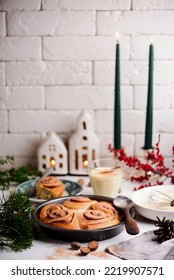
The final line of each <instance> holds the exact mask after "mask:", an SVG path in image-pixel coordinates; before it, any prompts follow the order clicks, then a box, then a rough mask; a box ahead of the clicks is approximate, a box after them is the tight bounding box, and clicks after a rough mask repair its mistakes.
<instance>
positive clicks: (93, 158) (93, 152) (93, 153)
mask: <svg viewBox="0 0 174 280" xmlns="http://www.w3.org/2000/svg"><path fill="white" fill-rule="evenodd" d="M95 159H96V156H95V150H94V149H92V160H95Z"/></svg>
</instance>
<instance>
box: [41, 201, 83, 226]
mask: <svg viewBox="0 0 174 280" xmlns="http://www.w3.org/2000/svg"><path fill="white" fill-rule="evenodd" d="M40 220H41V221H42V222H43V223H46V224H49V225H51V226H54V227H57V228H63V229H80V225H79V221H78V217H77V214H76V213H74V212H73V211H72V210H70V209H67V208H66V207H64V206H63V205H62V204H48V205H45V206H44V207H43V208H42V209H41V212H40Z"/></svg>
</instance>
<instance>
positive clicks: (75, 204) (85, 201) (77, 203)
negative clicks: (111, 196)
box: [63, 196, 97, 210]
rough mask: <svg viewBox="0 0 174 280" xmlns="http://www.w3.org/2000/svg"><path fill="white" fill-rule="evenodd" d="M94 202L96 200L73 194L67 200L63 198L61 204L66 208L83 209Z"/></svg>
mask: <svg viewBox="0 0 174 280" xmlns="http://www.w3.org/2000/svg"><path fill="white" fill-rule="evenodd" d="M96 202H97V201H96V200H91V199H90V198H89V197H86V196H73V197H71V198H70V199H69V200H65V201H64V203H63V205H64V206H65V207H67V208H70V209H74V210H80V209H81V210H82V209H83V210H85V209H87V208H89V207H90V206H91V205H92V204H93V203H96Z"/></svg>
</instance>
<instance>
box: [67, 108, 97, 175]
mask: <svg viewBox="0 0 174 280" xmlns="http://www.w3.org/2000/svg"><path fill="white" fill-rule="evenodd" d="M93 123H94V121H93V119H92V117H91V115H90V114H89V113H88V112H87V111H86V110H82V113H81V114H80V116H79V118H78V120H77V130H76V131H75V132H74V133H73V134H72V135H71V137H70V139H69V173H70V174H77V175H87V174H88V163H89V162H90V161H91V160H95V159H96V158H98V157H99V139H98V137H97V136H96V134H95V133H94V127H93Z"/></svg>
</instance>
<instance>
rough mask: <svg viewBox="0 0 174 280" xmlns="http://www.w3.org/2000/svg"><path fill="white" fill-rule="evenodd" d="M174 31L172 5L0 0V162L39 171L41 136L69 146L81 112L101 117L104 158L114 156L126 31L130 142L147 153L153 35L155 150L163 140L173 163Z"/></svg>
mask: <svg viewBox="0 0 174 280" xmlns="http://www.w3.org/2000/svg"><path fill="white" fill-rule="evenodd" d="M173 26H174V1H172V0H166V1H163V0H154V1H152V0H114V1H113V0H88V1H86V0H30V1H28V0H0V157H1V156H5V155H7V154H9V155H13V156H14V157H15V162H14V163H15V166H19V165H21V164H28V163H32V164H33V165H36V163H37V160H36V150H37V147H38V145H39V143H40V141H41V134H42V132H48V131H51V130H54V131H55V132H57V133H58V134H59V135H60V137H61V138H62V139H63V141H64V142H65V144H66V145H67V141H68V138H69V136H70V135H71V133H72V132H73V130H74V129H75V128H76V120H77V117H78V115H79V113H80V111H81V109H82V108H86V109H88V110H89V112H90V113H91V114H92V116H93V118H94V122H95V131H96V133H97V134H98V136H99V138H100V144H101V145H100V147H101V148H100V155H101V156H108V155H109V153H108V149H107V146H108V144H109V143H112V142H113V113H114V112H113V109H114V75H115V31H116V30H118V31H119V33H120V52H121V109H122V111H121V116H122V145H123V146H124V147H125V148H126V151H127V152H128V154H130V155H133V154H135V155H138V156H140V157H142V156H143V151H142V149H141V148H142V146H143V145H144V130H145V115H146V102H147V101H146V100H147V81H148V52H149V43H150V40H151V38H152V39H153V42H154V56H155V60H154V125H153V143H154V144H155V143H156V142H157V139H158V134H159V133H160V134H161V150H162V152H163V154H164V155H165V158H166V162H167V163H168V164H169V165H170V166H172V163H171V160H172V146H173V145H174V125H173V120H174V28H173ZM12 143H13V145H12Z"/></svg>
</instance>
